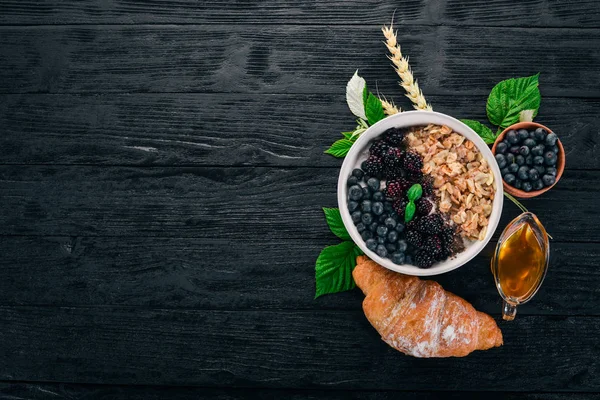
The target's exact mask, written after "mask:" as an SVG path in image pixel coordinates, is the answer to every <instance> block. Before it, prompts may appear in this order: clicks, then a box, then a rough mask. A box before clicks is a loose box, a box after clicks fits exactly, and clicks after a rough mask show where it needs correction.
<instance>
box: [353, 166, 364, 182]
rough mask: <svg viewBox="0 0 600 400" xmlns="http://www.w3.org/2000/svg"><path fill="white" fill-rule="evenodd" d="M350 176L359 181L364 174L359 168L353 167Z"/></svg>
mask: <svg viewBox="0 0 600 400" xmlns="http://www.w3.org/2000/svg"><path fill="white" fill-rule="evenodd" d="M352 176H355V177H356V179H358V180H359V181H360V180H361V179H362V178H363V176H365V173H364V172H363V171H362V170H361V169H358V168H355V169H353V170H352Z"/></svg>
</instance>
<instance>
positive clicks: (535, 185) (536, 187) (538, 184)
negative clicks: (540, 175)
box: [533, 179, 544, 190]
mask: <svg viewBox="0 0 600 400" xmlns="http://www.w3.org/2000/svg"><path fill="white" fill-rule="evenodd" d="M543 187H544V184H543V183H542V180H541V179H537V180H535V181H533V190H540V189H542V188H543Z"/></svg>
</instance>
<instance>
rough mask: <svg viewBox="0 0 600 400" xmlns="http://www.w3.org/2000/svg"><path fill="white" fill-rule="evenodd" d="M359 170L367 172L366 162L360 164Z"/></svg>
mask: <svg viewBox="0 0 600 400" xmlns="http://www.w3.org/2000/svg"><path fill="white" fill-rule="evenodd" d="M360 169H362V170H363V171H366V170H367V160H365V161H363V162H361V163H360ZM365 180H366V179H365Z"/></svg>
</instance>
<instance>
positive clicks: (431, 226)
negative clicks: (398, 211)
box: [415, 214, 444, 235]
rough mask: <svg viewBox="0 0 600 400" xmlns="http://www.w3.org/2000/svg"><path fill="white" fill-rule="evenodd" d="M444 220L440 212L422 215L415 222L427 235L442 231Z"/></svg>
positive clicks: (420, 230)
mask: <svg viewBox="0 0 600 400" xmlns="http://www.w3.org/2000/svg"><path fill="white" fill-rule="evenodd" d="M443 227H444V220H443V219H442V217H441V216H440V214H432V215H427V216H425V217H421V218H419V219H418V220H417V222H416V223H415V229H416V230H418V231H419V232H421V233H425V234H427V235H434V234H436V233H439V232H441V231H442V228H443Z"/></svg>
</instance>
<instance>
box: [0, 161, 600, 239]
mask: <svg viewBox="0 0 600 400" xmlns="http://www.w3.org/2000/svg"><path fill="white" fill-rule="evenodd" d="M599 177H600V172H596V171H569V170H566V171H565V174H564V175H563V177H562V179H561V181H560V182H559V183H558V184H557V185H556V186H555V187H554V188H553V189H552V190H551V191H549V192H548V193H545V194H544V195H543V196H540V197H537V198H534V199H531V200H527V201H523V204H525V205H526V206H527V207H528V208H529V209H531V210H533V211H535V212H536V214H537V215H538V216H539V217H540V219H541V220H542V221H543V222H544V224H545V226H546V228H547V230H548V232H549V233H550V234H552V235H553V236H554V237H555V238H557V239H558V240H561V241H580V242H581V241H583V242H590V241H594V242H598V241H600V232H599V231H598V229H597V218H598V213H599V212H600V211H599V210H598V208H597V207H596V198H597V197H598V188H597V185H596V182H597V180H598V178H599ZM337 179H338V170H337V169H335V168H267V167H259V168H243V167H240V168H237V167H234V168H216V167H214V168H210V167H181V168H174V167H173V168H167V167H155V168H145V167H144V168H142V167H93V166H90V167H81V166H71V167H48V166H32V167H23V166H4V167H0V193H2V199H3V207H2V209H1V210H0V235H35V236H40V235H41V236H46V235H59V236H137V237H144V236H162V237H202V238H222V239H225V238H227V239H234V238H237V239H247V238H249V237H250V238H252V240H270V239H281V238H311V239H317V238H329V237H330V233H329V232H328V230H327V228H326V227H325V225H324V218H323V215H322V211H321V207H334V206H335V205H336V204H337V195H336V185H337ZM573 199H577V207H574V206H573ZM508 203H509V202H508V201H507V202H505V204H506V207H507V211H505V212H504V213H503V217H502V219H501V221H500V224H499V226H500V227H502V226H506V224H507V223H508V222H509V221H510V220H511V219H512V218H514V216H515V215H516V214H515V212H516V207H514V206H513V205H512V204H510V205H509V204H508ZM511 208H512V210H513V212H512V213H511V212H510V211H509V210H510V209H511ZM557 210H562V211H561V212H560V213H559V212H557ZM497 235H498V232H497V233H496V236H497Z"/></svg>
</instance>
